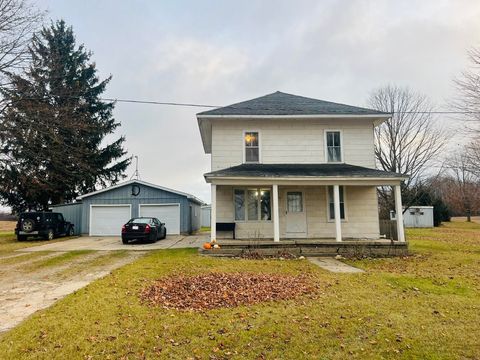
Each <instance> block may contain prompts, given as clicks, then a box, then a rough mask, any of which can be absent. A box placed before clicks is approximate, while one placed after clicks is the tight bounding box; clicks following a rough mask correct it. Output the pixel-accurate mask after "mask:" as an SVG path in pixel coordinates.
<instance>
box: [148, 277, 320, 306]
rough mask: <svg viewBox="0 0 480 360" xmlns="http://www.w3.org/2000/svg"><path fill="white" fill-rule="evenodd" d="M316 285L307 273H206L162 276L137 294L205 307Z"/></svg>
mask: <svg viewBox="0 0 480 360" xmlns="http://www.w3.org/2000/svg"><path fill="white" fill-rule="evenodd" d="M316 291H317V286H316V285H315V284H314V283H313V282H312V281H310V279H309V278H308V277H307V276H304V275H299V276H293V275H279V274H252V273H208V274H202V275H196V276H175V277H169V278H162V279H159V280H157V281H155V283H154V284H153V285H151V286H149V287H147V288H145V289H144V290H143V291H142V292H141V294H140V297H141V300H142V301H143V302H144V303H147V304H149V305H159V306H162V307H164V308H168V309H177V310H209V309H216V308H221V307H235V306H239V305H252V304H257V303H259V302H263V301H274V300H287V299H293V298H296V297H298V296H301V295H306V294H312V293H314V292H316Z"/></svg>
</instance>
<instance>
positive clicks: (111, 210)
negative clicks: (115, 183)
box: [89, 205, 131, 236]
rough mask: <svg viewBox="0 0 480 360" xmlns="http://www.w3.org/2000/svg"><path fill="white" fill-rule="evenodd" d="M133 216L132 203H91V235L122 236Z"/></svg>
mask: <svg viewBox="0 0 480 360" xmlns="http://www.w3.org/2000/svg"><path fill="white" fill-rule="evenodd" d="M130 217H131V209H130V205H91V206H90V231H89V234H90V236H120V235H121V234H122V225H123V224H125V223H126V222H127V221H128V220H130Z"/></svg>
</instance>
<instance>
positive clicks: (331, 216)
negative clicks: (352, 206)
mask: <svg viewBox="0 0 480 360" xmlns="http://www.w3.org/2000/svg"><path fill="white" fill-rule="evenodd" d="M339 190H340V219H342V220H345V194H344V191H345V189H344V187H343V186H339ZM328 218H329V219H330V220H335V205H334V201H333V186H329V187H328Z"/></svg>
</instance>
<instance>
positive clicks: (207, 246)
mask: <svg viewBox="0 0 480 360" xmlns="http://www.w3.org/2000/svg"><path fill="white" fill-rule="evenodd" d="M203 248H204V249H205V250H210V249H211V248H212V244H210V243H209V242H206V243H204V244H203Z"/></svg>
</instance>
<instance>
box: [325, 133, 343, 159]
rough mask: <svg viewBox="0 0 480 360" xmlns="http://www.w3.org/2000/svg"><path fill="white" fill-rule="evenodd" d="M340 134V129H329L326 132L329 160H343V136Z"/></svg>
mask: <svg viewBox="0 0 480 360" xmlns="http://www.w3.org/2000/svg"><path fill="white" fill-rule="evenodd" d="M340 135H341V134H340V131H327V132H326V133H325V138H326V142H327V161H328V162H342V144H341V141H342V137H341V136H340Z"/></svg>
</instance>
